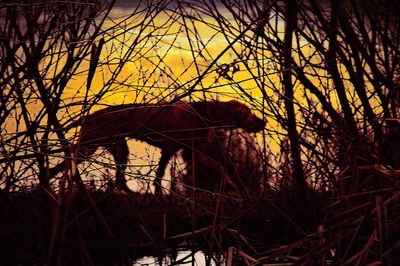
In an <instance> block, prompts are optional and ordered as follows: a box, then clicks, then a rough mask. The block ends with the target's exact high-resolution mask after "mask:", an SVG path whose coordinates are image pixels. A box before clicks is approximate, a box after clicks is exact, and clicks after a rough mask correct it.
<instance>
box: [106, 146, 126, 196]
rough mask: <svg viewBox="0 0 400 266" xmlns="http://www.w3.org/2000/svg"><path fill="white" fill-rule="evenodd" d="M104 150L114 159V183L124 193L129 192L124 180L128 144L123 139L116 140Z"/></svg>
mask: <svg viewBox="0 0 400 266" xmlns="http://www.w3.org/2000/svg"><path fill="white" fill-rule="evenodd" d="M106 149H107V150H108V151H109V152H110V153H111V154H112V156H113V157H114V161H115V165H116V168H117V169H116V174H115V182H116V184H117V186H118V187H120V188H121V189H122V190H124V191H130V189H129V188H128V186H127V185H126V179H125V169H126V164H127V163H128V156H129V149H128V144H127V142H126V140H125V139H124V138H121V139H117V140H116V141H115V142H113V143H112V145H109V146H107V147H106Z"/></svg>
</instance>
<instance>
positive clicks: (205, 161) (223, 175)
mask: <svg viewBox="0 0 400 266" xmlns="http://www.w3.org/2000/svg"><path fill="white" fill-rule="evenodd" d="M182 155H183V159H184V160H185V161H186V162H188V163H190V162H191V160H192V159H191V158H192V151H191V150H185V151H184V152H183V154H182ZM193 156H194V163H195V166H194V168H195V169H194V172H195V173H196V172H200V173H202V174H206V175H208V176H210V175H211V176H213V177H217V178H219V180H224V181H225V182H226V184H227V185H228V186H229V187H230V188H231V189H233V190H236V191H238V190H239V188H238V186H237V185H236V183H235V182H233V180H232V178H231V177H230V176H229V175H228V173H227V172H226V171H225V168H224V166H223V165H222V164H221V163H220V162H219V161H217V160H215V159H214V158H212V157H210V156H208V155H207V154H204V153H202V152H199V151H196V152H194V153H193ZM201 178H202V179H201V180H199V182H198V183H200V184H201V185H200V187H202V188H204V189H211V190H215V185H216V183H217V182H218V181H219V180H210V179H209V178H207V177H204V176H203V177H201ZM204 181H205V182H204ZM196 186H197V185H196Z"/></svg>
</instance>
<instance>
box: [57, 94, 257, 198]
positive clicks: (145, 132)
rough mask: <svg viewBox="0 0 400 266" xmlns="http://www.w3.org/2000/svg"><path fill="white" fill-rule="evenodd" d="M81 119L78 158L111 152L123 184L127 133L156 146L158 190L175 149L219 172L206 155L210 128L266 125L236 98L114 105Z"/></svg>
mask: <svg viewBox="0 0 400 266" xmlns="http://www.w3.org/2000/svg"><path fill="white" fill-rule="evenodd" d="M83 121H84V123H83V124H82V128H81V136H80V143H79V157H80V161H82V160H83V159H85V158H87V157H89V156H90V155H92V154H93V153H94V152H95V151H96V149H97V148H98V147H100V146H102V147H104V148H105V149H106V150H108V151H109V152H110V153H111V154H112V156H113V157H114V160H115V162H116V165H117V173H116V182H117V185H118V186H120V187H121V188H123V189H127V187H126V180H125V177H124V172H125V169H126V164H127V161H128V155H129V150H128V145H127V142H126V140H125V138H132V139H136V140H141V141H145V142H147V143H148V144H150V145H153V146H156V147H159V148H160V149H161V159H160V162H159V165H158V169H157V173H156V179H155V181H154V185H155V187H156V193H160V192H161V179H162V177H163V176H164V172H165V168H166V166H167V164H168V162H169V160H170V158H171V157H172V156H173V155H174V154H175V153H176V152H177V151H178V150H180V149H183V154H184V159H185V160H190V159H191V156H192V154H193V153H194V154H195V156H196V157H195V158H196V159H198V160H199V161H200V162H202V163H203V164H205V165H208V166H209V167H217V168H219V169H220V170H218V171H220V172H221V173H223V170H222V169H221V167H222V166H221V165H220V164H219V163H218V162H217V161H216V160H214V159H212V157H211V158H210V157H209V156H207V150H206V149H205V146H204V145H205V143H207V142H212V138H213V137H214V132H215V130H214V129H220V128H227V129H228V128H243V129H245V130H246V131H248V132H258V131H260V130H262V129H263V128H264V126H265V122H264V121H263V120H262V119H260V118H258V117H256V116H255V115H254V114H253V113H252V112H251V110H250V108H248V107H247V106H246V105H244V104H242V103H240V102H238V101H229V102H221V101H201V102H193V103H185V102H177V103H175V104H171V105H168V104H162V105H161V104H155V105H150V104H126V105H118V106H113V107H108V108H105V109H102V110H99V111H96V112H94V113H93V114H90V115H88V116H87V117H86V119H84V120H83ZM75 147H78V146H75ZM192 150H193V151H194V152H192ZM80 161H79V162H80ZM64 167H65V163H64V162H63V163H61V164H59V165H57V166H56V167H54V168H53V169H52V170H51V174H52V175H55V174H56V173H58V172H59V171H61V170H62V169H63V168H64ZM228 182H229V181H228Z"/></svg>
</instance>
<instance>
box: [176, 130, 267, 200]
mask: <svg viewBox="0 0 400 266" xmlns="http://www.w3.org/2000/svg"><path fill="white" fill-rule="evenodd" d="M198 151H199V152H201V154H202V156H200V157H199V156H198V153H190V151H186V153H185V152H183V153H182V157H183V159H184V161H185V162H187V167H186V171H185V173H184V174H183V175H182V174H181V175H180V176H179V175H178V179H179V178H181V179H183V180H182V181H183V183H184V185H189V187H191V186H193V185H194V186H195V187H196V188H200V189H204V190H208V191H217V190H218V189H219V185H220V182H218V181H221V177H224V175H225V181H228V183H227V185H229V186H230V188H233V189H235V190H240V191H241V192H244V193H245V194H244V195H246V194H252V193H257V192H258V191H260V185H261V177H262V170H263V169H262V162H261V158H262V151H261V149H260V147H259V146H258V144H257V140H256V138H255V137H254V136H252V135H251V134H249V133H248V132H246V131H244V130H243V129H231V130H216V135H215V137H214V138H212V139H211V141H210V142H203V143H201V144H200V146H199V147H198ZM210 160H211V161H214V162H217V163H214V164H212V163H211V164H210V163H209V161H210ZM190 162H193V164H194V165H192V164H190ZM193 166H194V167H193ZM226 175H228V179H227V177H226ZM193 178H195V181H194V180H193ZM181 190H182V189H181ZM185 190H187V189H184V191H185Z"/></svg>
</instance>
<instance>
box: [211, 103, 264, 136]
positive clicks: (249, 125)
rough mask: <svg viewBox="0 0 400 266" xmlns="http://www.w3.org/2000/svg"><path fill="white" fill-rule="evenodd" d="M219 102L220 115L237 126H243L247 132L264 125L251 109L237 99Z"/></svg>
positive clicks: (257, 129) (254, 130)
mask: <svg viewBox="0 0 400 266" xmlns="http://www.w3.org/2000/svg"><path fill="white" fill-rule="evenodd" d="M219 103H220V109H221V110H220V116H225V117H220V118H221V119H224V120H225V121H227V120H229V122H230V123H231V124H232V125H233V126H235V127H238V128H243V129H244V130H246V131H248V132H259V131H261V130H263V128H264V127H265V122H264V120H262V119H261V118H258V117H257V116H256V115H255V114H253V112H252V111H251V109H250V108H249V107H248V106H247V105H245V104H243V103H241V102H238V101H235V100H232V101H229V102H219Z"/></svg>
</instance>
